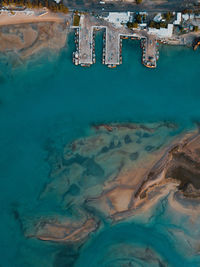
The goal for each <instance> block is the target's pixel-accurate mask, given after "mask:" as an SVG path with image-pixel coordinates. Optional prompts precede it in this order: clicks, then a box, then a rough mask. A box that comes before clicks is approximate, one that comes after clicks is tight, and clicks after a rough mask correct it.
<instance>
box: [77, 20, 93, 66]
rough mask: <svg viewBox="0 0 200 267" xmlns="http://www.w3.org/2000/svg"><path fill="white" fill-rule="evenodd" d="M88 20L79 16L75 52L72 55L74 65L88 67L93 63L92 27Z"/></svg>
mask: <svg viewBox="0 0 200 267" xmlns="http://www.w3.org/2000/svg"><path fill="white" fill-rule="evenodd" d="M88 19H89V18H88V16H85V15H81V18H80V27H78V29H77V35H76V40H75V42H76V44H77V46H76V52H75V53H74V55H73V56H74V59H73V60H74V63H75V65H81V66H90V65H92V64H93V63H94V62H95V53H94V27H93V26H92V25H91V24H90V21H89V20H88Z"/></svg>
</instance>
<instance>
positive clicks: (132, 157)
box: [129, 152, 139, 160]
mask: <svg viewBox="0 0 200 267" xmlns="http://www.w3.org/2000/svg"><path fill="white" fill-rule="evenodd" d="M138 157H139V153H138V152H133V153H131V154H130V156H129V158H130V159H131V160H137V159H138Z"/></svg>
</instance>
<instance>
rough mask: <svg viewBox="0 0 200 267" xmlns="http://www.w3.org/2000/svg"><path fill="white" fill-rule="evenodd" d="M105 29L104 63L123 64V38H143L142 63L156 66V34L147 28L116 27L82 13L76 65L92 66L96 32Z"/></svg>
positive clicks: (76, 34)
mask: <svg viewBox="0 0 200 267" xmlns="http://www.w3.org/2000/svg"><path fill="white" fill-rule="evenodd" d="M97 29H103V30H104V37H103V59H102V63H103V64H105V65H107V66H108V67H110V68H115V67H116V66H118V65H120V64H122V39H128V38H129V37H130V38H131V39H142V41H141V46H142V51H143V55H142V63H143V64H144V65H145V66H146V67H148V68H156V62H157V60H158V43H157V39H156V36H155V35H150V34H148V33H147V31H145V30H141V31H138V30H136V31H130V30H129V29H128V28H125V27H123V28H122V27H121V28H115V27H113V25H111V24H108V22H105V21H103V20H99V19H97V18H95V17H91V16H89V15H85V14H82V15H81V17H80V25H79V26H78V27H76V32H75V43H76V52H74V53H73V62H74V64H75V65H81V66H90V65H92V64H94V63H95V61H96V59H95V32H96V30H97Z"/></svg>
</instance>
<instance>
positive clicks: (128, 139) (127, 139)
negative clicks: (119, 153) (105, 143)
mask: <svg viewBox="0 0 200 267" xmlns="http://www.w3.org/2000/svg"><path fill="white" fill-rule="evenodd" d="M124 142H125V144H129V143H131V142H132V140H131V138H130V136H129V135H128V134H127V135H126V136H125V137H124Z"/></svg>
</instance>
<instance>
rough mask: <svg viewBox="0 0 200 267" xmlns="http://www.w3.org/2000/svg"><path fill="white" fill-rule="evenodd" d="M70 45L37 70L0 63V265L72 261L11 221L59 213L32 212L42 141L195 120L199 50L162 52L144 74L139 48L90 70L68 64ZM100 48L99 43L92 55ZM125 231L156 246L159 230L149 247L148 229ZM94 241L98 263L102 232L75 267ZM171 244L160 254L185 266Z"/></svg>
mask: <svg viewBox="0 0 200 267" xmlns="http://www.w3.org/2000/svg"><path fill="white" fill-rule="evenodd" d="M69 45H70V47H69V48H68V49H63V51H62V52H61V54H60V56H59V57H58V58H54V59H52V60H48V59H47V58H46V57H43V58H41V59H40V60H39V61H38V62H37V64H36V63H33V62H30V63H29V65H28V66H27V68H25V67H20V68H18V69H16V70H14V71H13V70H11V69H10V66H9V65H7V64H6V63H4V62H2V63H1V64H0V127H1V128H0V151H1V152H0V153H1V156H0V188H1V194H0V203H1V205H0V208H1V221H0V226H1V227H0V236H1V243H0V251H1V252H0V255H1V261H0V266H1V265H2V266H17V267H18V266H34V267H35V266H37V267H38V266H39V267H40V266H41V267H42V266H66V265H65V262H66V261H67V260H68V259H67V257H69V258H73V257H74V258H76V257H77V255H71V254H73V251H72V252H71V254H70V255H66V254H65V253H64V256H63V253H62V251H65V248H63V247H61V246H58V245H56V244H46V243H43V242H40V241H36V240H31V239H26V238H25V237H24V235H23V231H22V230H23V229H22V225H21V223H20V218H19V217H18V216H17V214H14V215H15V216H14V215H13V209H15V208H16V207H17V208H19V210H20V211H22V213H23V212H24V213H26V212H27V211H28V212H29V213H30V214H31V210H32V208H33V207H34V209H33V210H35V208H38V211H39V212H41V213H42V212H47V211H48V212H52V213H53V212H54V211H55V210H59V207H57V206H56V205H55V204H54V202H53V201H52V202H51V203H46V206H44V207H43V208H41V207H39V206H38V200H37V197H38V195H39V192H40V191H41V189H42V187H43V184H44V183H45V181H46V180H47V179H48V172H49V166H48V164H47V162H46V150H45V144H46V142H47V141H49V140H52V142H53V144H54V146H56V147H58V148H59V147H62V144H64V143H66V142H69V141H70V140H72V139H75V138H77V137H79V136H83V135H86V134H87V129H88V125H90V124H91V123H93V122H95V123H98V122H110V121H112V122H113V121H122V122H124V121H135V122H141V121H143V122H146V121H153V122H154V121H160V120H170V121H175V122H177V123H178V124H179V126H180V128H183V129H189V128H190V127H192V125H193V122H194V121H196V120H198V119H199V118H200V108H199V107H200V90H199V89H200V86H199V80H198V76H199V72H200V71H199V61H200V53H199V51H196V52H193V51H192V50H190V49H186V48H181V47H162V48H161V53H160V60H159V63H158V68H157V69H156V70H149V69H146V68H144V67H143V66H142V65H141V51H140V47H139V44H138V43H136V42H133V41H126V42H124V45H123V65H122V66H120V67H118V68H117V69H114V70H110V69H107V68H106V67H105V66H103V65H101V63H100V62H97V64H96V65H94V66H92V67H91V68H80V67H75V66H73V64H72V62H71V53H72V50H73V42H72V40H71V39H70V40H69ZM100 49H101V47H100V45H99V47H98V48H97V51H98V53H99V52H100ZM98 58H99V56H98ZM40 209H41V210H40ZM42 209H43V210H42ZM117 227H119V228H118V230H117V231H118V232H121V233H123V235H126V233H124V231H125V229H126V226H124V225H123V224H122V225H119V226H117ZM120 227H121V228H120ZM124 227H125V228H124ZM129 229H130V231H133V235H131V236H129V237H128V240H126V238H125V241H124V240H123V242H132V241H131V240H130V239H132V237H133V238H134V233H136V232H137V242H139V243H141V244H140V245H143V246H152V242H153V243H156V242H157V244H160V242H162V241H161V240H160V236H162V234H161V235H160V233H159V229H158V230H157V228H156V229H155V235H152V238H153V241H151V242H150V241H149V239H148V238H146V236H148V235H146V234H145V231H151V230H149V229H148V225H147V226H143V225H139V226H138V225H135V224H132V225H131V226H129ZM105 231H108V232H106V236H109V235H110V236H111V237H112V235H114V234H113V231H115V228H114V229H110V228H108V229H105ZM163 235H164V236H166V235H167V233H163ZM96 240H98V246H99V250H100V251H99V252H98V253H99V255H96V256H95V258H96V260H98V259H100V258H101V257H102V256H103V255H104V254H103V253H104V252H105V251H101V249H100V248H101V247H102V246H103V245H102V243H103V242H104V233H102V234H100V235H99V236H98V235H97V237H96V236H95V237H94V244H93V243H92V242H93V239H92V238H91V241H90V242H91V245H90V244H89V245H88V246H87V247H86V248H85V249H84V248H83V249H82V252H81V255H80V259H79V260H78V261H77V266H83V267H84V266H89V265H87V262H86V263H83V264H80V260H81V259H83V260H84V258H87V257H88V255H89V257H91V255H92V254H93V249H94V248H93V246H94V245H95V242H97V241H96ZM154 241H155V242H154ZM101 242H102V243H101ZM106 242H107V241H106V240H105V244H106ZM113 242H115V241H113ZM117 242H119V243H120V242H122V241H120V240H117ZM149 242H150V243H149ZM171 242H172V241H169V242H168V241H166V244H165V243H164V246H165V247H167V249H166V251H165V252H164V255H162V256H163V258H164V260H165V261H169V263H171V265H172V266H183V262H185V260H184V256H183V255H181V254H180V253H178V252H176V251H175V250H173V245H172V244H171ZM158 247H160V250H161V251H159V252H160V254H163V250H164V249H163V248H162V244H160V245H156V246H155V247H153V249H154V250H155V251H156V250H158ZM91 248H92V249H91ZM105 250H106V246H105ZM58 253H61V254H58ZM91 253H92V254H91ZM101 253H102V254H101ZM105 253H106V252H105ZM55 255H61V256H60V258H61V260H62V263H61V261H59V262H58V261H56V260H55V258H56V257H55ZM176 257H177V260H176ZM83 260H82V262H84V261H83ZM71 262H73V260H71ZM199 262H200V261H199ZM188 264H189V265H190V266H191V264H190V263H187V262H185V266H189V265H188ZM194 264H196V263H194ZM194 264H193V265H192V266H196V265H194ZM67 266H72V263H69V264H68V265H67ZM95 266H100V265H99V263H98V264H96V265H95V263H94V265H93V266H92V267H95ZM108 266H112V265H108Z"/></svg>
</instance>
